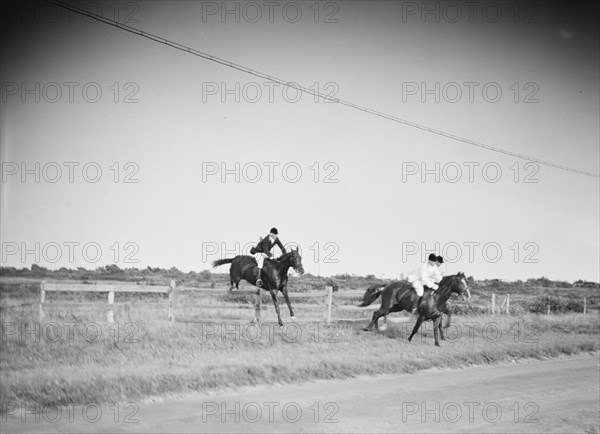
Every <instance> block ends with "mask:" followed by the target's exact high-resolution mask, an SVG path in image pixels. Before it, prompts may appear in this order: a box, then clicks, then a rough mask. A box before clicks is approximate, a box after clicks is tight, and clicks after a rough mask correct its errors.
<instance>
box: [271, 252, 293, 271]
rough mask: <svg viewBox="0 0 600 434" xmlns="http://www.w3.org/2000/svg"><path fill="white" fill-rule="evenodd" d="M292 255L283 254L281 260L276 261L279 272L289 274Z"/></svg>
mask: <svg viewBox="0 0 600 434" xmlns="http://www.w3.org/2000/svg"><path fill="white" fill-rule="evenodd" d="M290 256H291V255H290V254H289V253H286V254H284V255H281V257H280V258H279V262H274V265H275V267H276V268H277V271H278V272H279V273H284V274H287V272H288V270H289V268H290V266H291V265H292V264H291V263H290Z"/></svg>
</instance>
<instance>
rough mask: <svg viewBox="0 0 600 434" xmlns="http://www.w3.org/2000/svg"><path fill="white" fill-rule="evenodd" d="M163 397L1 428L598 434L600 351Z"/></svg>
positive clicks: (49, 413)
mask: <svg viewBox="0 0 600 434" xmlns="http://www.w3.org/2000/svg"><path fill="white" fill-rule="evenodd" d="M161 401H162V402H141V403H139V404H136V403H133V404H127V403H126V402H121V403H116V404H115V405H114V406H112V408H111V407H106V406H103V407H101V408H97V407H95V406H93V405H92V406H88V407H83V406H74V407H72V408H69V409H63V410H62V413H61V414H59V413H58V412H57V410H56V409H55V408H46V409H44V408H41V410H42V413H41V416H40V419H39V422H36V421H35V415H33V414H29V413H19V410H18V409H9V410H12V415H11V416H8V417H3V419H2V432H4V433H6V432H172V433H173V432H204V433H211V432H240V433H241V432H473V433H475V432H498V433H500V432H519V433H521V432H525V433H530V432H544V433H549V432H561V433H562V432H587V433H599V432H600V421H599V419H600V373H599V358H598V357H597V356H585V357H575V358H564V359H554V360H547V361H529V362H523V363H516V364H510V365H497V366H484V367H474V368H466V369H459V370H450V369H447V370H430V371H426V372H420V373H418V374H414V375H394V376H379V377H365V378H358V379H352V380H346V381H322V382H314V383H310V384H305V385H295V386H275V387H258V388H251V389H246V390H244V391H241V392H235V393H232V392H220V393H215V394H211V395H203V396H196V397H190V398H185V399H183V398H180V399H164V400H161ZM98 410H99V411H98ZM21 417H24V418H25V422H22V420H21ZM51 420H55V421H54V422H50V421H51ZM135 421H137V422H135Z"/></svg>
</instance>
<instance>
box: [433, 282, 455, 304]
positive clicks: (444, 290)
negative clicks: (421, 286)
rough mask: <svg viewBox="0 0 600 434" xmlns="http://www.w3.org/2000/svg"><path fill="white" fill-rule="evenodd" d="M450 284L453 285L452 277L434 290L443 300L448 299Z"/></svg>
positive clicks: (450, 293)
mask: <svg viewBox="0 0 600 434" xmlns="http://www.w3.org/2000/svg"><path fill="white" fill-rule="evenodd" d="M452 285H454V279H448V283H447V284H444V285H440V288H439V289H438V290H437V291H436V292H437V293H438V294H440V295H441V297H443V298H444V300H448V299H449V298H450V296H451V295H452Z"/></svg>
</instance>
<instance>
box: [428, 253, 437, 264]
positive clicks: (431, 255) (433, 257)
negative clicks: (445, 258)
mask: <svg viewBox="0 0 600 434" xmlns="http://www.w3.org/2000/svg"><path fill="white" fill-rule="evenodd" d="M428 261H432V262H436V261H437V256H435V255H434V254H433V253H432V254H430V255H429V259H428Z"/></svg>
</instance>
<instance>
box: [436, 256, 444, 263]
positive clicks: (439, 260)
mask: <svg viewBox="0 0 600 434" xmlns="http://www.w3.org/2000/svg"><path fill="white" fill-rule="evenodd" d="M437 262H439V263H440V264H443V263H444V258H442V257H441V256H438V257H437Z"/></svg>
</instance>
